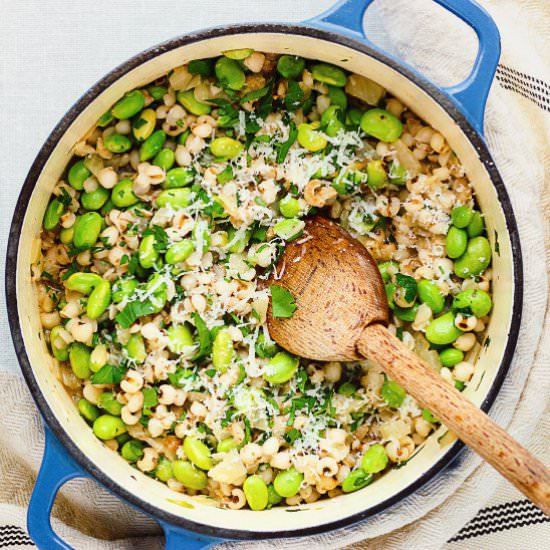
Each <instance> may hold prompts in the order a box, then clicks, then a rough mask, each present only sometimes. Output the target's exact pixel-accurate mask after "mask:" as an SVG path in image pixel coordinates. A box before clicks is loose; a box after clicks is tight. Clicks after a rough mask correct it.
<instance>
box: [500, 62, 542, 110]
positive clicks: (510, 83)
mask: <svg viewBox="0 0 550 550" xmlns="http://www.w3.org/2000/svg"><path fill="white" fill-rule="evenodd" d="M496 77H497V80H498V82H499V84H500V85H501V86H502V87H503V88H505V89H506V90H511V91H513V92H516V93H518V94H520V95H522V96H523V97H526V98H527V99H530V100H531V101H532V102H533V103H535V104H536V105H538V106H539V107H540V108H541V109H544V110H545V111H548V112H550V85H549V84H548V83H546V82H545V81H544V80H541V79H540V78H535V77H534V76H531V75H528V74H526V73H522V72H520V71H517V70H516V69H512V68H511V67H507V66H506V65H499V66H498V67H497V74H496Z"/></svg>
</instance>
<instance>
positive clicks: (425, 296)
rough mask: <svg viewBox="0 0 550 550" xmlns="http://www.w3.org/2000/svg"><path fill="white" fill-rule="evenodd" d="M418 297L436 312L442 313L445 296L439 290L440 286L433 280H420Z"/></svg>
mask: <svg viewBox="0 0 550 550" xmlns="http://www.w3.org/2000/svg"><path fill="white" fill-rule="evenodd" d="M417 291H418V297H419V298H420V301H421V302H423V303H424V304H426V305H427V306H428V307H429V308H430V309H431V310H432V311H433V312H434V313H441V312H442V311H443V308H444V307H445V297H444V296H443V295H442V294H441V292H439V288H438V286H437V285H436V284H435V283H434V282H433V281H428V280H426V279H424V280H422V281H418V284H417Z"/></svg>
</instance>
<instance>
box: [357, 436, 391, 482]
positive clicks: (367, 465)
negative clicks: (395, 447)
mask: <svg viewBox="0 0 550 550" xmlns="http://www.w3.org/2000/svg"><path fill="white" fill-rule="evenodd" d="M387 465H388V455H387V454H386V449H384V446H383V445H380V443H375V444H374V445H371V446H370V447H369V448H368V449H367V451H366V452H365V454H364V455H363V458H362V459H361V467H362V468H363V470H365V472H367V474H377V473H378V472H381V471H382V470H384V469H385V468H386V466H387Z"/></svg>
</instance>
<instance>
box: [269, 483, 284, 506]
mask: <svg viewBox="0 0 550 550" xmlns="http://www.w3.org/2000/svg"><path fill="white" fill-rule="evenodd" d="M282 500H283V497H282V496H281V495H280V494H279V493H277V491H276V490H275V487H273V484H272V483H270V484H269V485H268V486H267V507H268V508H271V507H273V506H277V504H279V503H280V502H281V501H282Z"/></svg>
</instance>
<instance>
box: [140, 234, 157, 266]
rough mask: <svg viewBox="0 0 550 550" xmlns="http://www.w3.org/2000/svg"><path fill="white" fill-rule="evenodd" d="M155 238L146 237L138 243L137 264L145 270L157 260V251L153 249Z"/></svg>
mask: <svg viewBox="0 0 550 550" xmlns="http://www.w3.org/2000/svg"><path fill="white" fill-rule="evenodd" d="M155 244H156V241H155V236H154V235H146V236H145V237H143V239H141V242H140V243H139V249H138V254H139V264H140V265H141V267H143V268H145V269H149V268H151V267H153V266H154V265H155V262H156V261H157V260H158V258H159V253H158V250H157V249H156V248H155Z"/></svg>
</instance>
